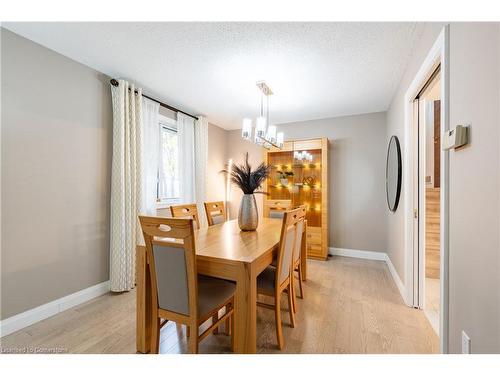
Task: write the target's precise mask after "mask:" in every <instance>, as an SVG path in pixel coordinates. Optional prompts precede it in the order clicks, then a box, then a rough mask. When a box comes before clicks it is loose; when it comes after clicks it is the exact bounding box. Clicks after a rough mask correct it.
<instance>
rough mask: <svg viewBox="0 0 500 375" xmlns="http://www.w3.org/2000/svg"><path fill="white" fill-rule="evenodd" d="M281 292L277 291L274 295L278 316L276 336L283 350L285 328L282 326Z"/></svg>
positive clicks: (275, 309) (275, 312) (275, 313)
mask: <svg viewBox="0 0 500 375" xmlns="http://www.w3.org/2000/svg"><path fill="white" fill-rule="evenodd" d="M280 297H281V293H277V294H276V295H275V297H274V315H275V318H276V337H277V338H278V348H279V350H283V347H284V346H285V345H284V341H283V330H282V328H281V306H280V305H281V304H280Z"/></svg>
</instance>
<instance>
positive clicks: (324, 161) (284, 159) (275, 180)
mask: <svg viewBox="0 0 500 375" xmlns="http://www.w3.org/2000/svg"><path fill="white" fill-rule="evenodd" d="M303 151H306V152H307V153H308V154H309V155H311V156H310V159H311V160H300V159H297V158H295V157H294V155H295V153H296V152H303ZM264 161H265V162H266V163H267V164H269V165H271V173H270V175H269V177H268V179H267V181H266V184H265V186H264V189H265V191H266V192H267V193H268V195H266V196H265V198H264V199H269V200H275V199H285V200H291V201H292V207H297V206H300V205H303V204H305V205H306V207H307V214H306V219H307V255H308V257H309V258H314V259H322V260H325V259H326V258H327V256H328V139H327V138H316V139H300V140H294V141H286V142H285V144H284V146H283V148H282V149H281V150H280V149H277V148H272V149H270V150H266V151H265V152H264ZM280 172H281V173H280Z"/></svg>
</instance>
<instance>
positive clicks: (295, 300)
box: [291, 273, 297, 313]
mask: <svg viewBox="0 0 500 375" xmlns="http://www.w3.org/2000/svg"><path fill="white" fill-rule="evenodd" d="M291 285H292V297H293V298H292V302H293V312H294V313H297V292H296V290H295V277H294V274H293V273H292V278H291Z"/></svg>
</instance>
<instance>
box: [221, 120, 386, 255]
mask: <svg viewBox="0 0 500 375" xmlns="http://www.w3.org/2000/svg"><path fill="white" fill-rule="evenodd" d="M278 129H279V130H283V131H284V132H285V136H286V138H287V139H301V138H315V137H327V138H328V139H329V141H330V142H329V198H330V202H329V210H330V211H329V215H330V217H329V221H330V228H329V236H330V244H329V245H330V246H331V247H340V248H347V249H356V250H373V251H383V252H385V251H386V232H387V230H386V220H385V217H386V213H385V212H386V198H385V155H386V146H387V145H386V116H385V112H380V113H369V114H364V115H357V116H345V117H337V118H330V119H322V120H313V121H305V122H297V123H288V124H282V125H279V126H278ZM229 133H230V135H229V138H228V142H229V150H228V151H229V156H230V157H232V158H233V159H235V160H239V159H241V158H242V156H241V155H243V152H244V151H245V150H249V152H250V153H251V156H252V160H254V161H255V162H257V161H261V160H262V157H263V152H262V147H259V146H255V145H253V144H252V143H249V142H246V141H243V140H241V131H240V130H235V131H231V132H229ZM233 190H234V189H233ZM237 198H239V196H237ZM236 208H237V199H236V201H235V200H234V199H233V214H234V210H235V209H236Z"/></svg>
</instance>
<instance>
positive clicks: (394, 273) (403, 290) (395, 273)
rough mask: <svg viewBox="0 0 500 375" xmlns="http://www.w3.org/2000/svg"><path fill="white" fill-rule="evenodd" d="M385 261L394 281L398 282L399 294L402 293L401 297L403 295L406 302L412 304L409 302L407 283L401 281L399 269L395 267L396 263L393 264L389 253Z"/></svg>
mask: <svg viewBox="0 0 500 375" xmlns="http://www.w3.org/2000/svg"><path fill="white" fill-rule="evenodd" d="M385 263H386V264H387V267H388V268H389V272H390V273H391V276H392V279H393V280H394V283H396V286H397V287H398V290H399V294H401V297H403V301H404V303H405V304H406V305H407V306H410V304H409V303H408V292H407V291H406V287H405V284H403V282H402V281H401V278H400V277H399V275H398V271H396V268H394V264H392V262H391V258H389V255H387V254H385Z"/></svg>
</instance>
